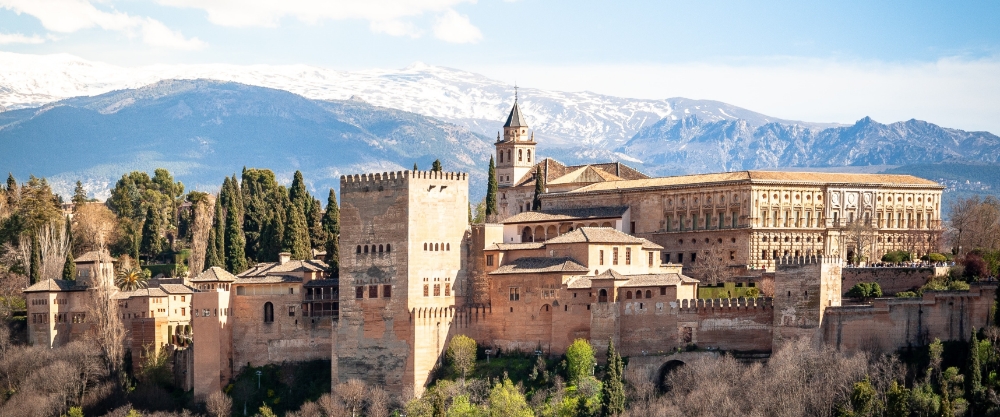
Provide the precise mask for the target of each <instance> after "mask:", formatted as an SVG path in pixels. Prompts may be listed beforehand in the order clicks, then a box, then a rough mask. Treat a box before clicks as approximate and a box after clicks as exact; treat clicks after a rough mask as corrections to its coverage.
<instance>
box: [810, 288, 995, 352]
mask: <svg viewBox="0 0 1000 417" xmlns="http://www.w3.org/2000/svg"><path fill="white" fill-rule="evenodd" d="M996 288H997V284H996V283H981V284H980V283H977V284H972V286H971V289H970V290H969V291H933V292H926V293H924V296H923V298H879V299H875V300H874V301H873V302H872V304H870V305H863V306H843V307H834V308H829V309H827V316H826V320H825V321H824V322H823V327H822V334H823V341H824V343H825V344H827V345H828V346H832V347H834V348H836V349H838V350H856V349H865V350H875V351H883V352H889V351H894V350H897V349H900V348H904V347H914V346H922V345H926V344H928V343H930V342H931V341H933V340H934V339H935V338H937V339H941V340H966V339H968V338H969V337H970V335H971V333H972V332H973V331H975V330H977V329H979V328H982V327H985V326H986V325H987V324H988V322H989V318H990V310H991V308H992V307H993V303H994V299H995V292H996Z"/></svg>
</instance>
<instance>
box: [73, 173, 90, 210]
mask: <svg viewBox="0 0 1000 417" xmlns="http://www.w3.org/2000/svg"><path fill="white" fill-rule="evenodd" d="M86 202H87V190H85V189H83V183H82V182H80V181H79V180H77V181H76V188H74V189H73V204H75V205H76V206H77V207H79V206H80V205H81V204H83V203H86Z"/></svg>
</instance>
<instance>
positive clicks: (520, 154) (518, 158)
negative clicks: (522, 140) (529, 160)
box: [517, 149, 524, 162]
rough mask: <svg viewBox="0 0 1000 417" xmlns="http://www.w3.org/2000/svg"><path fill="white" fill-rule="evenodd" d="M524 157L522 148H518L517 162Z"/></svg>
mask: <svg viewBox="0 0 1000 417" xmlns="http://www.w3.org/2000/svg"><path fill="white" fill-rule="evenodd" d="M523 159H524V155H523V152H522V151H521V150H520V149H518V150H517V162H521V161H522V160H523Z"/></svg>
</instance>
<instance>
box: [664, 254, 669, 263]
mask: <svg viewBox="0 0 1000 417" xmlns="http://www.w3.org/2000/svg"><path fill="white" fill-rule="evenodd" d="M663 263H665V264H669V263H670V254H669V253H664V254H663Z"/></svg>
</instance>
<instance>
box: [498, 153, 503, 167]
mask: <svg viewBox="0 0 1000 417" xmlns="http://www.w3.org/2000/svg"><path fill="white" fill-rule="evenodd" d="M499 153H500V163H501V164H502V163H503V151H500V152H499Z"/></svg>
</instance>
